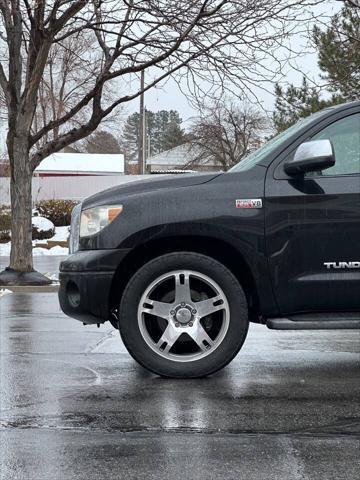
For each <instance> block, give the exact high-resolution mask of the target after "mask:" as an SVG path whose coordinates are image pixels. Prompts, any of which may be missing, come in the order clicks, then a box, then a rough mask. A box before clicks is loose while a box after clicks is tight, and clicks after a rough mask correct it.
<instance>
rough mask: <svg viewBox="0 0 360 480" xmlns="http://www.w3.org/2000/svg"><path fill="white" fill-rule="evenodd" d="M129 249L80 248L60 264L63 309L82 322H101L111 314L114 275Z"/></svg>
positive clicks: (60, 294) (61, 304)
mask: <svg viewBox="0 0 360 480" xmlns="http://www.w3.org/2000/svg"><path fill="white" fill-rule="evenodd" d="M129 251H130V250H129V249H119V250H82V251H79V252H76V253H74V254H73V255H70V257H69V258H67V259H66V260H64V261H63V262H61V264H60V276H59V278H60V289H59V301H60V306H61V309H62V311H63V312H64V313H65V314H66V315H68V316H69V317H72V318H75V319H76V320H79V321H81V322H83V323H87V324H91V323H104V322H105V321H106V320H108V319H109V316H110V305H109V300H110V291H111V285H112V281H113V278H114V274H115V272H116V270H117V269H118V267H119V265H120V263H121V261H122V260H123V259H124V257H125V256H126V255H127V254H128V252H129Z"/></svg>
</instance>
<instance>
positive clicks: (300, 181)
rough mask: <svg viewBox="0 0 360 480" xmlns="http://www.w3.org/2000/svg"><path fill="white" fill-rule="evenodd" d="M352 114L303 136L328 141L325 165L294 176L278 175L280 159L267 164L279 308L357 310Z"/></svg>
mask: <svg viewBox="0 0 360 480" xmlns="http://www.w3.org/2000/svg"><path fill="white" fill-rule="evenodd" d="M352 111H353V112H354V110H352ZM355 112H356V113H352V114H349V113H348V112H347V116H346V117H343V118H338V119H337V120H336V121H333V123H331V124H329V125H327V126H326V127H325V128H323V129H322V130H320V131H319V132H317V133H316V134H314V135H313V136H312V137H310V138H308V139H307V140H310V139H311V140H318V139H329V140H330V141H331V142H332V144H333V147H334V151H335V159H336V163H335V165H334V166H333V167H331V168H329V169H326V170H323V171H321V172H310V173H309V174H306V175H305V176H302V177H296V178H295V177H294V178H290V177H287V176H286V174H284V171H283V162H281V163H280V164H277V165H274V166H273V165H272V166H270V168H269V169H268V173H267V179H266V187H265V192H266V194H265V198H266V201H265V209H266V210H265V228H266V238H267V240H266V248H267V254H268V259H269V260H268V261H269V269H270V274H271V278H272V285H273V289H274V294H275V297H276V299H277V302H278V306H279V309H280V311H281V313H283V314H288V313H301V312H307V311H313V312H314V311H319V312H321V311H329V312H336V311H360V112H358V109H356V111H355ZM344 115H345V113H344ZM294 151H295V147H294V150H293V151H292V152H291V153H289V155H293V154H294ZM287 158H289V157H287ZM287 158H285V159H284V161H285V160H286V159H287Z"/></svg>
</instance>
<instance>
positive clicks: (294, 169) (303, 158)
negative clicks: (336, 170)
mask: <svg viewBox="0 0 360 480" xmlns="http://www.w3.org/2000/svg"><path fill="white" fill-rule="evenodd" d="M333 165H335V154H334V149H333V146H332V144H331V142H330V140H313V141H311V142H305V143H302V144H301V145H299V146H298V148H297V149H296V152H295V155H294V158H293V159H292V160H289V161H287V162H285V164H284V170H285V173H287V174H288V175H291V176H294V175H301V174H303V173H306V172H313V171H317V170H324V169H325V168H330V167H332V166H333Z"/></svg>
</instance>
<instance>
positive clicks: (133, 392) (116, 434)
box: [0, 293, 360, 480]
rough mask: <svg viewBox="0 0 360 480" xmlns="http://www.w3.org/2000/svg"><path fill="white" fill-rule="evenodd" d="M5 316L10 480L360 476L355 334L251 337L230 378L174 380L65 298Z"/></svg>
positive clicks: (18, 304)
mask: <svg viewBox="0 0 360 480" xmlns="http://www.w3.org/2000/svg"><path fill="white" fill-rule="evenodd" d="M0 312H1V324H0V328H1V330H0V334H1V372H0V375H1V377H0V379H1V393H0V395H1V397H0V398H1V419H0V422H1V423H0V438H1V468H0V471H1V472H2V473H1V475H5V476H0V478H1V479H2V478H4V479H5V478H6V479H8V478H9V479H10V478H11V479H15V478H19V479H20V478H21V479H26V480H27V479H34V480H35V479H36V480H37V479H48V478H52V479H61V480H68V479H69V480H71V479H73V478H75V479H78V478H79V479H80V478H81V479H82V478H86V479H92V478H94V479H97V478H99V479H103V478H110V479H112V478H125V477H126V478H127V479H128V478H134V479H135V478H136V479H138V478H157V479H159V478H174V479H175V478H190V479H191V478H194V479H202V478H234V479H235V478H236V479H238V478H244V479H245V478H246V479H251V478H254V479H255V478H256V479H263V478H264V479H265V478H266V479H278V478H279V479H280V478H281V479H283V478H284V479H290V478H291V479H292V478H295V479H313V478H314V479H324V480H325V479H326V480H329V479H331V478H334V479H335V478H336V479H337V480H338V479H341V478H344V479H345V478H346V479H347V480H349V479H355V478H358V476H359V475H358V473H359V465H358V464H357V461H358V457H359V456H358V452H359V450H358V449H359V437H360V413H359V399H360V376H359V366H360V355H359V346H360V335H359V333H358V332H356V331H354V332H348V331H331V332H326V331H319V332H276V331H270V330H267V329H266V328H265V327H263V326H258V325H252V327H251V329H250V333H249V336H248V339H247V341H246V343H245V347H244V348H243V350H242V351H241V352H240V354H239V355H238V356H237V358H236V359H235V360H234V361H233V362H232V363H231V364H230V366H229V367H228V368H226V369H225V370H223V371H221V372H219V373H218V374H216V375H213V376H212V377H210V378H205V379H201V380H183V381H176V380H165V379H162V378H160V377H157V376H155V375H152V374H150V373H148V372H147V371H145V370H143V369H142V368H141V367H139V366H138V365H137V364H136V363H135V362H134V361H133V360H132V359H131V357H130V356H129V355H128V354H127V352H126V350H125V348H124V346H123V345H122V343H121V340H120V338H119V335H118V332H117V331H115V330H113V329H112V327H111V326H110V324H105V325H104V326H102V327H101V328H100V329H97V328H96V326H88V327H83V326H82V324H81V323H79V322H76V321H75V320H72V319H70V318H67V317H65V316H64V315H63V314H62V313H61V311H60V309H59V306H58V303H57V297H56V295H55V294H51V293H49V294H40V293H37V294H21V293H16V294H15V293H13V294H10V295H7V296H5V297H3V298H2V299H1V300H0ZM3 472H4V473H3ZM224 472H227V473H228V474H225V473H224Z"/></svg>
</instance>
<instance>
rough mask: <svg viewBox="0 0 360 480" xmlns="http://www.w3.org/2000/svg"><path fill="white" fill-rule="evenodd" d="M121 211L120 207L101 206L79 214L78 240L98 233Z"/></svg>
mask: <svg viewBox="0 0 360 480" xmlns="http://www.w3.org/2000/svg"><path fill="white" fill-rule="evenodd" d="M122 211H123V206H122V205H102V206H101V207H94V208H87V209H86V210H83V211H82V212H81V219H80V238H82V237H89V236H91V235H95V234H96V233H98V232H100V230H102V229H103V228H104V227H106V226H107V225H109V224H110V223H111V222H112V221H113V220H114V219H115V218H116V217H117V216H118V215H120V213H121V212H122Z"/></svg>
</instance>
